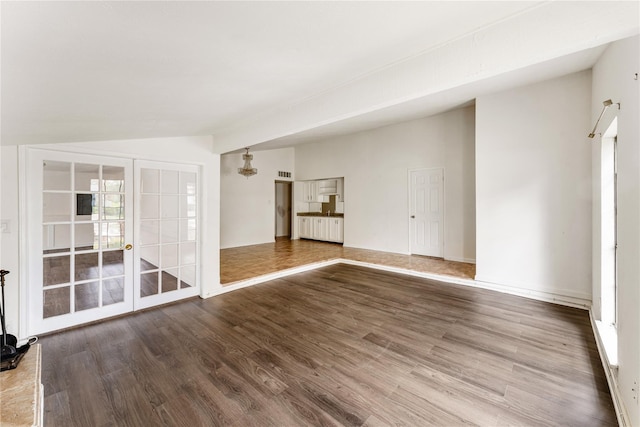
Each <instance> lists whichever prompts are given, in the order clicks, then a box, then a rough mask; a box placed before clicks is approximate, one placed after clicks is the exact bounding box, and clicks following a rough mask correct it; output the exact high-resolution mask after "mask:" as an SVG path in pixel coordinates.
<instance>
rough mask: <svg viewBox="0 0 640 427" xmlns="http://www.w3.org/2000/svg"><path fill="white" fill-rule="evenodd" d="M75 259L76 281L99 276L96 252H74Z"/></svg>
mask: <svg viewBox="0 0 640 427" xmlns="http://www.w3.org/2000/svg"><path fill="white" fill-rule="evenodd" d="M75 261H76V268H75V274H74V279H75V280H76V282H78V281H81V280H89V279H97V278H98V277H99V271H98V253H97V252H92V253H88V254H76V256H75Z"/></svg>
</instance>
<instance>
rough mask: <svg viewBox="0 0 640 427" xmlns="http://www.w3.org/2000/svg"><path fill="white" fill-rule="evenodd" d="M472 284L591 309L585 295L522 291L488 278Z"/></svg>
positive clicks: (568, 305)
mask: <svg viewBox="0 0 640 427" xmlns="http://www.w3.org/2000/svg"><path fill="white" fill-rule="evenodd" d="M474 283H475V285H476V286H477V287H480V288H484V289H490V290H494V291H498V292H503V293H506V294H511V295H517V296H520V297H525V298H530V299H534V300H537V301H544V302H550V303H553V304H558V305H564V306H567V307H574V308H580V309H583V310H589V308H591V298H589V297H588V296H586V295H584V296H583V295H580V294H574V295H568V294H567V293H559V292H546V291H536V290H532V289H524V288H520V287H516V286H509V285H504V284H501V283H497V282H495V281H492V280H491V279H489V278H485V277H480V276H477V275H476V277H475V280H474Z"/></svg>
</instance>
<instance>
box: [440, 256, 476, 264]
mask: <svg viewBox="0 0 640 427" xmlns="http://www.w3.org/2000/svg"><path fill="white" fill-rule="evenodd" d="M444 259H445V261H455V262H466V263H467V264H475V263H476V259H475V258H458V257H444Z"/></svg>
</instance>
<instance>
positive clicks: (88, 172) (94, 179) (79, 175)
mask: <svg viewBox="0 0 640 427" xmlns="http://www.w3.org/2000/svg"><path fill="white" fill-rule="evenodd" d="M74 169H75V175H74V181H75V190H76V191H94V192H97V191H98V190H99V189H98V180H99V178H100V165H90V164H83V163H76V165H75V168H74Z"/></svg>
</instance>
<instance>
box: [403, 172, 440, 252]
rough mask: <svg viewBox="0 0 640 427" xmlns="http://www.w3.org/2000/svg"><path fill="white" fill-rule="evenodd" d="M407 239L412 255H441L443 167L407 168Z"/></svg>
mask: <svg viewBox="0 0 640 427" xmlns="http://www.w3.org/2000/svg"><path fill="white" fill-rule="evenodd" d="M409 215H410V218H409V221H410V225H409V230H410V236H409V242H410V250H411V253H412V254H416V255H426V256H433V257H443V256H444V240H443V237H444V235H443V230H444V169H442V168H437V169H418V170H412V171H409Z"/></svg>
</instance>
